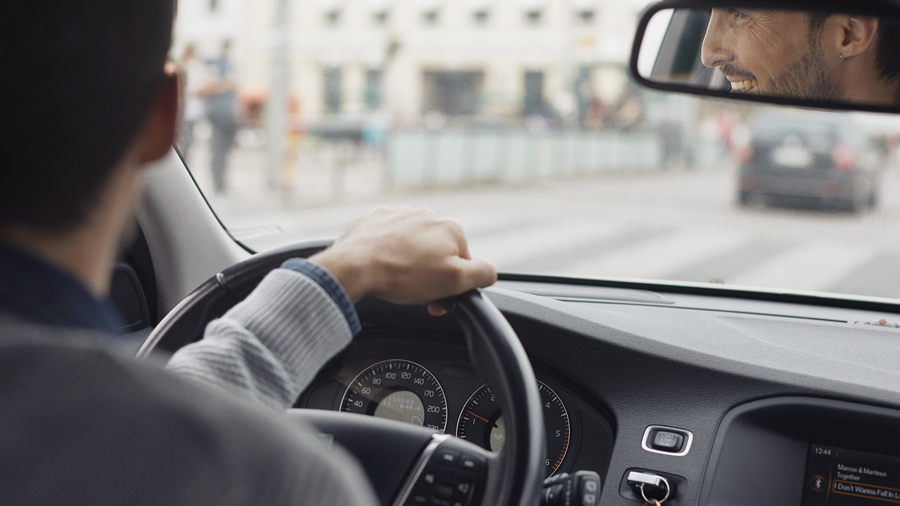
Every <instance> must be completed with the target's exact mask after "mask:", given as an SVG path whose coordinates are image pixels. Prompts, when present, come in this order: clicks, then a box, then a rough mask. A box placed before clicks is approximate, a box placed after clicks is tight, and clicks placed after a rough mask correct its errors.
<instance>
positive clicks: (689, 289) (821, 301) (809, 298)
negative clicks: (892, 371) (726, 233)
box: [499, 274, 900, 314]
mask: <svg viewBox="0 0 900 506" xmlns="http://www.w3.org/2000/svg"><path fill="white" fill-rule="evenodd" d="M499 279H500V280H501V281H524V282H530V283H561V284H569V285H579V286H596V287H608V288H626V289H630V290H649V291H655V292H661V293H680V294H685V295H706V296H710V297H722V298H729V299H749V300H763V301H770V302H784V303H792V304H804V305H809V306H820V307H837V308H844V309H861V310H866V311H878V312H883V313H898V314H900V301H897V302H896V303H892V302H881V301H875V300H865V299H857V298H842V297H841V296H840V295H834V296H830V295H824V294H823V295H807V294H801V293H791V292H763V291H754V290H747V289H736V288H728V287H726V286H722V287H718V286H708V287H706V286H694V285H679V284H674V283H673V284H671V285H669V284H662V283H652V282H637V281H619V280H609V279H582V278H565V277H558V276H543V275H532V274H500V275H499Z"/></svg>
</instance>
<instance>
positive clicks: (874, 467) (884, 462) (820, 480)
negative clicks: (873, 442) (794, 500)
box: [803, 444, 900, 506]
mask: <svg viewBox="0 0 900 506" xmlns="http://www.w3.org/2000/svg"><path fill="white" fill-rule="evenodd" d="M820 504H828V505H835V506H842V505H847V506H854V505H868V506H876V505H879V504H883V505H887V504H900V457H891V456H887V455H880V454H877V453H867V452H859V451H854V450H847V449H844V448H834V447H832V446H824V445H819V444H811V445H809V456H808V457H807V459H806V484H805V486H804V490H803V506H815V505H820Z"/></svg>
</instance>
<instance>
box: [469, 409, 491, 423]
mask: <svg viewBox="0 0 900 506" xmlns="http://www.w3.org/2000/svg"><path fill="white" fill-rule="evenodd" d="M466 413H468V414H470V415H472V416H474V417H475V418H477V419H479V420H481V421H483V422H484V423H491V422H489V421H488V419H487V418H484V417H483V416H478V415H476V414H475V413H472V412H471V411H466Z"/></svg>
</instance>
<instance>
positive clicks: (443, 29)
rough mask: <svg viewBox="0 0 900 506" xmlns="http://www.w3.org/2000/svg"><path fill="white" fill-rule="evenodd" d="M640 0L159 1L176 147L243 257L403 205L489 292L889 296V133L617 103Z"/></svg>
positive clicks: (671, 98) (898, 122)
mask: <svg viewBox="0 0 900 506" xmlns="http://www.w3.org/2000/svg"><path fill="white" fill-rule="evenodd" d="M644 4H645V3H644V2H643V1H632V2H629V1H621V0H619V1H612V0H610V1H599V0H597V1H595V0H569V1H564V2H551V1H547V0H468V1H453V2H451V1H446V0H310V1H308V2H290V1H288V0H267V1H264V2H259V1H256V0H254V1H251V0H202V1H196V2H181V3H180V5H179V13H178V19H177V23H176V33H175V44H174V46H173V53H172V58H173V60H175V61H177V62H178V63H179V66H180V68H181V73H182V79H183V80H184V86H183V92H184V95H185V96H184V107H183V120H182V123H181V125H182V126H181V132H180V134H179V139H178V147H179V149H180V151H181V152H182V154H183V156H184V159H185V161H186V163H187V165H188V167H189V168H190V170H191V172H192V174H193V175H194V177H195V179H196V180H197V182H198V184H199V186H200V188H201V189H202V190H203V192H204V193H205V195H206V196H207V199H208V200H209V202H210V204H211V205H212V206H213V208H214V209H215V211H216V212H217V214H218V215H219V217H220V218H221V219H222V221H223V223H224V224H225V226H226V227H227V228H228V229H229V231H230V232H231V234H232V235H233V236H234V237H235V238H236V239H237V240H239V241H241V242H242V243H244V244H245V245H247V246H248V247H250V248H252V249H254V250H257V251H261V250H265V249H268V248H271V247H275V246H279V245H282V244H287V243H290V242H294V241H298V240H303V239H309V238H316V237H325V236H335V235H337V234H338V233H340V231H341V230H342V229H343V228H344V227H346V226H347V225H348V224H349V223H351V222H352V221H353V220H354V219H356V218H359V217H360V216H362V215H364V214H365V213H366V212H368V211H369V210H370V209H371V208H373V207H375V206H377V205H389V206H397V205H410V206H415V207H419V206H424V207H430V208H433V209H434V210H436V211H437V212H439V213H440V214H442V215H446V216H449V217H452V218H455V219H457V220H458V221H459V222H460V223H461V224H462V225H463V227H464V229H465V230H466V232H467V235H468V238H469V243H470V250H471V251H472V254H473V255H475V256H481V257H485V258H488V259H490V260H491V261H493V262H494V264H495V265H496V266H497V268H498V270H499V271H501V272H505V273H527V274H545V275H559V276H576V277H588V278H604V279H610V278H616V279H618V278H629V279H640V280H666V281H677V282H684V281H687V282H695V283H712V284H725V285H736V286H738V285H740V286H750V287H760V288H768V289H788V290H812V291H822V292H834V293H840V294H853V295H865V296H875V297H890V298H896V297H900V246H898V244H897V241H896V235H897V231H898V228H900V214H898V211H897V209H898V206H897V205H895V204H896V203H897V200H898V197H900V187H898V179H900V177H898V176H900V171H898V151H897V149H896V147H897V144H898V141H900V135H898V134H900V128H898V127H900V118H896V117H892V116H884V115H867V114H860V113H846V112H841V113H824V112H809V111H799V110H791V109H787V108H775V107H756V106H752V105H747V104H746V103H736V102H728V101H714V100H706V99H697V98H691V97H689V96H683V95H668V94H661V93H656V92H650V91H647V90H643V89H638V88H636V87H635V86H634V85H632V84H631V82H630V81H629V78H628V76H627V72H626V67H627V60H628V57H629V51H630V44H631V40H632V38H633V36H634V29H635V24H636V20H637V16H638V13H639V12H640V10H641V9H642V8H643V7H644Z"/></svg>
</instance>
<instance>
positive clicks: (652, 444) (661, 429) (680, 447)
mask: <svg viewBox="0 0 900 506" xmlns="http://www.w3.org/2000/svg"><path fill="white" fill-rule="evenodd" d="M693 441H694V435H693V434H691V431H689V430H685V429H679V428H676V427H665V426H662V425H651V426H649V427H647V429H646V430H645V431H644V438H643V440H642V441H641V447H642V448H643V449H644V450H647V451H648V452H652V453H661V454H663V455H671V456H673V457H683V456H685V455H687V454H688V452H689V451H691V443H693Z"/></svg>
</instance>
